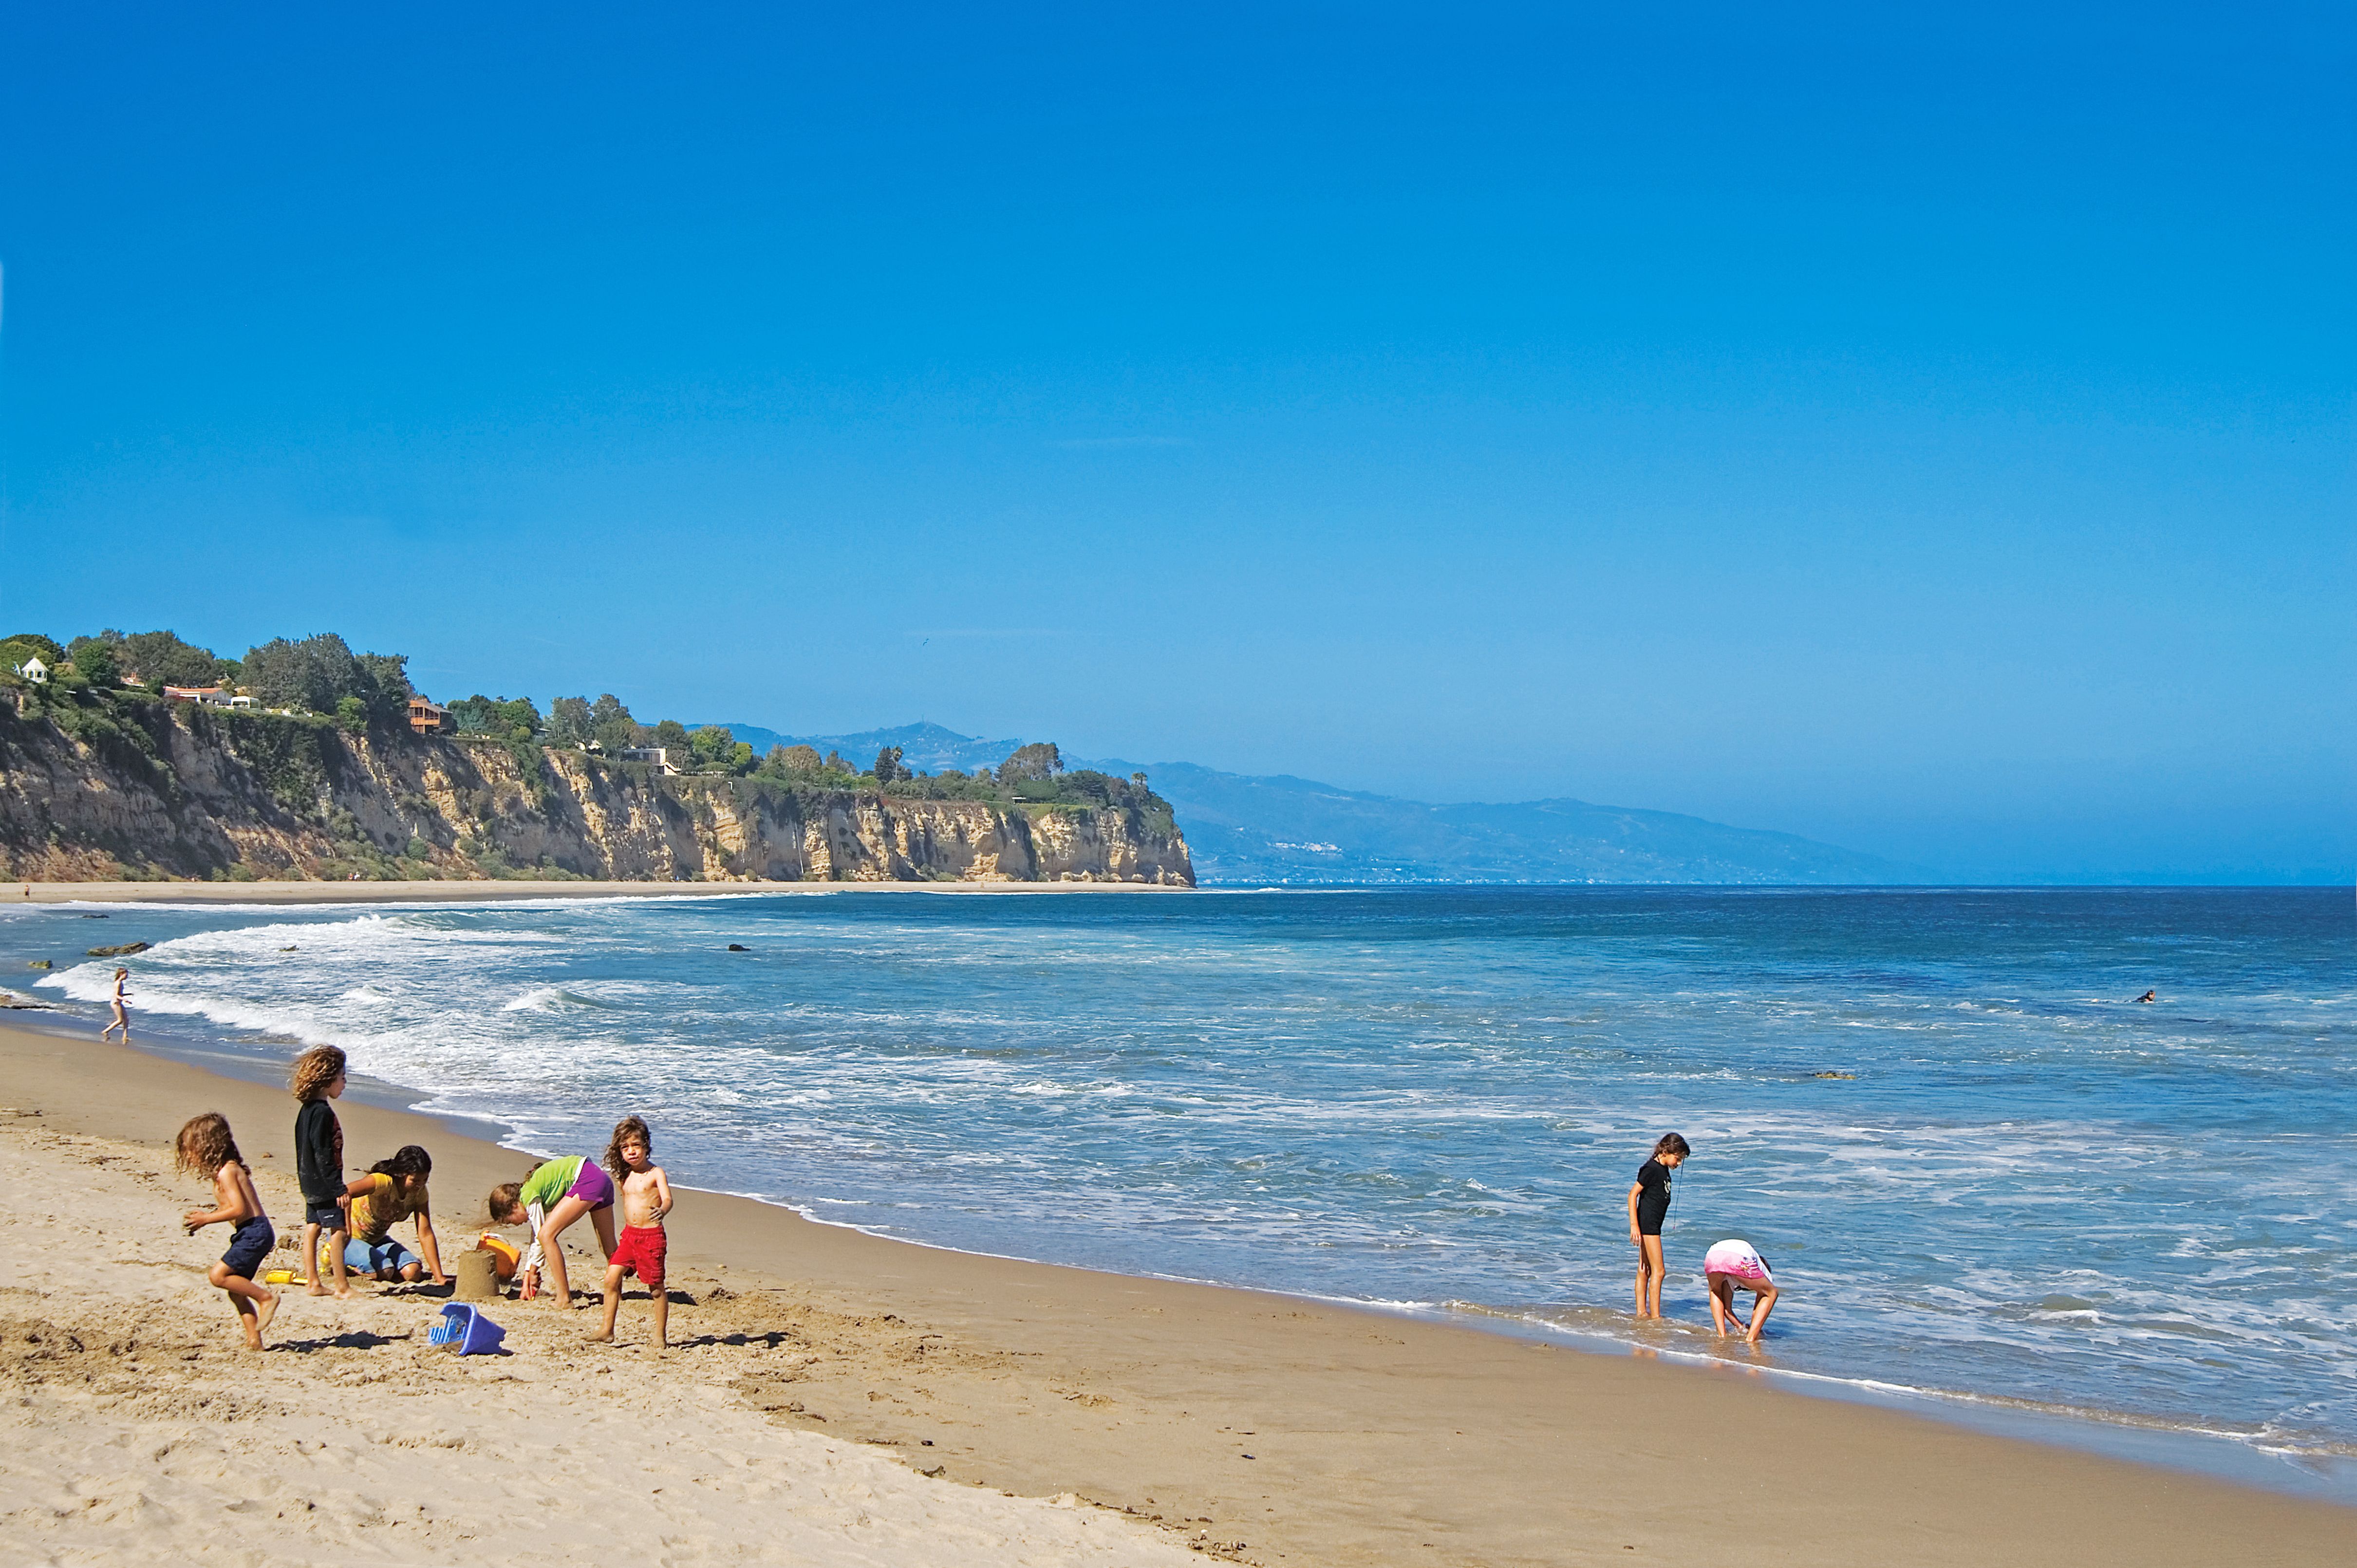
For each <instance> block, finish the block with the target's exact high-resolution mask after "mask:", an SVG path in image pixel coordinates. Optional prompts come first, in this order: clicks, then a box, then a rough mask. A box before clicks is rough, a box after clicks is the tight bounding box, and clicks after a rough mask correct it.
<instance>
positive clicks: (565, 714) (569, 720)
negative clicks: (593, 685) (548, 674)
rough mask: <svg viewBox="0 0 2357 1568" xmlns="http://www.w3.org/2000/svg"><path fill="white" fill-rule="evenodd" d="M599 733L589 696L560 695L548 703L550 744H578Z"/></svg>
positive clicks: (580, 744)
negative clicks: (590, 709)
mask: <svg viewBox="0 0 2357 1568" xmlns="http://www.w3.org/2000/svg"><path fill="white" fill-rule="evenodd" d="M596 734H597V721H596V720H594V719H592V718H591V717H590V716H589V699H588V698H587V697H559V698H557V699H556V700H555V701H554V702H553V703H549V704H548V744H549V745H551V746H584V745H587V743H588V742H589V740H590V739H591V738H592V737H593V736H595V735H596Z"/></svg>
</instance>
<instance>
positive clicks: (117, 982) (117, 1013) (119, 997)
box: [98, 969, 131, 1046]
mask: <svg viewBox="0 0 2357 1568" xmlns="http://www.w3.org/2000/svg"><path fill="white" fill-rule="evenodd" d="M130 978H131V972H130V971H129V970H127V969H117V970H116V971H115V972H114V994H113V996H111V997H109V998H107V1000H108V1001H110V1002H112V1003H113V1004H114V1021H113V1023H111V1024H109V1025H107V1026H106V1027H105V1028H104V1029H102V1030H101V1031H100V1032H99V1036H98V1037H99V1038H100V1039H104V1038H106V1036H109V1035H112V1034H113V1033H114V1031H115V1030H117V1029H120V1030H122V1031H123V1043H124V1045H126V1046H127V1045H129V1044H130V1043H131V1014H130V1011H129V1009H127V1008H126V1007H125V1006H124V998H125V997H127V996H128V995H129V994H130V993H129V992H127V991H125V990H124V989H123V986H124V982H125V981H127V980H129V979H130Z"/></svg>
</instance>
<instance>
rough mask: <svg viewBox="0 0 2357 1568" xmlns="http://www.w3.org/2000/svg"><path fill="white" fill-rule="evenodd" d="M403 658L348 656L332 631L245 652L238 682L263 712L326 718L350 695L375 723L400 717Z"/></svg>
mask: <svg viewBox="0 0 2357 1568" xmlns="http://www.w3.org/2000/svg"><path fill="white" fill-rule="evenodd" d="M408 663H409V658H408V655H406V654H402V653H363V654H357V655H356V654H354V653H353V652H352V650H351V649H350V647H349V646H348V645H347V644H346V643H345V641H344V639H342V638H340V637H338V636H337V635H336V634H335V633H334V632H332V631H323V632H320V633H318V634H317V636H314V637H307V638H305V639H302V640H301V641H300V642H289V641H287V640H286V639H285V638H283V637H279V638H273V639H271V640H270V641H268V642H265V643H263V644H261V645H259V646H258V647H255V648H252V649H249V650H247V651H246V655H245V658H244V659H243V660H242V661H241V666H242V671H243V682H244V684H245V685H246V686H247V687H249V688H250V689H252V691H253V695H254V697H255V698H256V699H257V700H258V701H260V702H261V703H262V705H263V706H264V707H267V708H291V709H293V710H294V711H296V713H310V714H332V713H334V712H336V711H337V704H338V703H339V701H340V700H341V699H343V698H345V697H356V698H358V699H359V700H360V702H361V708H362V710H363V711H364V712H365V713H366V714H367V715H368V716H369V717H370V718H371V719H372V720H376V721H378V722H381V723H391V722H393V721H394V720H396V719H398V718H399V717H400V716H401V714H402V712H403V710H404V708H405V707H406V706H407V704H408V702H409V699H410V696H411V694H412V691H411V687H410V684H409V672H408V668H407V667H408Z"/></svg>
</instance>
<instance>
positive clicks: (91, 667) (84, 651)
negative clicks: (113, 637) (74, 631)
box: [73, 637, 123, 690]
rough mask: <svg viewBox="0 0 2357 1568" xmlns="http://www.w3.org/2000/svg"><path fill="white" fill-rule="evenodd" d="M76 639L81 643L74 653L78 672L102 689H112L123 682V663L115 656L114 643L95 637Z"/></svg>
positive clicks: (74, 662)
mask: <svg viewBox="0 0 2357 1568" xmlns="http://www.w3.org/2000/svg"><path fill="white" fill-rule="evenodd" d="M74 640H75V641H76V642H77V643H79V644H80V646H79V647H77V648H76V649H75V650H74V655H73V667H74V672H75V673H76V674H78V675H80V676H81V678H82V679H83V680H85V681H87V682H90V683H91V685H93V686H96V687H99V688H100V689H102V690H112V689H113V688H114V687H116V686H120V685H121V684H123V663H122V661H121V660H118V659H117V658H115V656H114V646H113V644H112V643H106V642H101V641H100V640H99V639H96V638H94V637H92V638H77V639H74Z"/></svg>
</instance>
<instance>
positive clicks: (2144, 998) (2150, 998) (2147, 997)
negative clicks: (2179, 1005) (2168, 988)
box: [2136, 991, 2160, 1002]
mask: <svg viewBox="0 0 2357 1568" xmlns="http://www.w3.org/2000/svg"><path fill="white" fill-rule="evenodd" d="M2136 1000H2137V1001H2139V1002H2158V1001H2159V1000H2160V998H2159V997H2158V996H2156V995H2154V994H2153V993H2151V992H2149V991H2147V992H2146V993H2144V994H2143V995H2141V996H2139V997H2137V998H2136Z"/></svg>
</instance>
